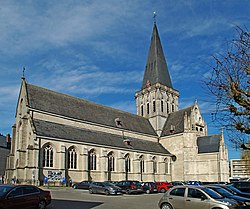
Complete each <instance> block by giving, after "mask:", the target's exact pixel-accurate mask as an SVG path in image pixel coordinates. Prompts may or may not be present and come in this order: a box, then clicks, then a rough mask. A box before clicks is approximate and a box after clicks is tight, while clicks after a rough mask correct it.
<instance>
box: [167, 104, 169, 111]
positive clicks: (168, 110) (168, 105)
mask: <svg viewBox="0 0 250 209" xmlns="http://www.w3.org/2000/svg"><path fill="white" fill-rule="evenodd" d="M167 113H169V103H167Z"/></svg>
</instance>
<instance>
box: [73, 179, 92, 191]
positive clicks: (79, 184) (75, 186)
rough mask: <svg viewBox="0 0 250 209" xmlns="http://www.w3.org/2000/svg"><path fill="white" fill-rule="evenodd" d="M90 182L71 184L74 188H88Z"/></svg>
mask: <svg viewBox="0 0 250 209" xmlns="http://www.w3.org/2000/svg"><path fill="white" fill-rule="evenodd" d="M91 183H92V181H82V182H80V183H75V184H73V186H72V187H73V188H74V189H89V185H90V184H91Z"/></svg>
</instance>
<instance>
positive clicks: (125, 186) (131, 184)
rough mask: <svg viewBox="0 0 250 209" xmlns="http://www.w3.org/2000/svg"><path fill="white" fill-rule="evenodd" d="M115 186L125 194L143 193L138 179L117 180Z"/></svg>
mask: <svg viewBox="0 0 250 209" xmlns="http://www.w3.org/2000/svg"><path fill="white" fill-rule="evenodd" d="M117 186H119V187H120V188H121V189H122V192H123V193H126V194H132V193H143V187H142V186H141V184H140V182H139V181H119V182H118V184H117Z"/></svg>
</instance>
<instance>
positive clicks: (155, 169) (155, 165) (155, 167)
mask: <svg viewBox="0 0 250 209" xmlns="http://www.w3.org/2000/svg"><path fill="white" fill-rule="evenodd" d="M153 173H157V161H156V157H153Z"/></svg>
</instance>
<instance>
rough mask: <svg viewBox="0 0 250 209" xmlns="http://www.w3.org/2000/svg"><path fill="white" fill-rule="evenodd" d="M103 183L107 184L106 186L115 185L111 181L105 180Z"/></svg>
mask: <svg viewBox="0 0 250 209" xmlns="http://www.w3.org/2000/svg"><path fill="white" fill-rule="evenodd" d="M103 184H104V185H105V186H111V187H112V186H114V184H112V183H110V182H103Z"/></svg>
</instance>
